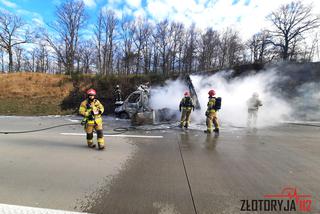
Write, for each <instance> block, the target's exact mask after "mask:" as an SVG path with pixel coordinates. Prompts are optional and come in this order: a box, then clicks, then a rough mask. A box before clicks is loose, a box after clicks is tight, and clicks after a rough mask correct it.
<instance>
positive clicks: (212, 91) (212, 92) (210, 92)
mask: <svg viewBox="0 0 320 214" xmlns="http://www.w3.org/2000/svg"><path fill="white" fill-rule="evenodd" d="M208 94H209V96H210V97H213V96H214V95H215V94H216V92H215V91H214V90H213V89H211V90H210V91H209V92H208Z"/></svg>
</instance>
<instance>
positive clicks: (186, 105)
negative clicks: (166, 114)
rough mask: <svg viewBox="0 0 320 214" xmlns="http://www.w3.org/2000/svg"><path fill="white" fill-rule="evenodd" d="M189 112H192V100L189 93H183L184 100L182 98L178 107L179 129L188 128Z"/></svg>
mask: <svg viewBox="0 0 320 214" xmlns="http://www.w3.org/2000/svg"><path fill="white" fill-rule="evenodd" d="M181 110H182V112H181ZM191 110H193V111H194V104H193V100H192V98H191V97H190V93H189V92H188V91H186V92H185V93H184V98H182V100H181V102H180V105H179V111H180V112H181V120H180V128H182V127H183V126H184V127H185V128H188V127H189V124H190V115H191Z"/></svg>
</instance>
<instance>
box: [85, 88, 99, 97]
mask: <svg viewBox="0 0 320 214" xmlns="http://www.w3.org/2000/svg"><path fill="white" fill-rule="evenodd" d="M87 95H93V96H96V95H97V92H96V90H94V89H93V88H90V89H89V90H88V91H87Z"/></svg>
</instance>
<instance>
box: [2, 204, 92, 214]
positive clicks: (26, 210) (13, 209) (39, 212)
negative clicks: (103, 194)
mask: <svg viewBox="0 0 320 214" xmlns="http://www.w3.org/2000/svg"><path fill="white" fill-rule="evenodd" d="M0 213H1V214H12V213H15V214H86V213H79V212H70V211H64V210H53V209H43V208H35V207H26V206H16V205H10V204H0ZM87 214H88V213H87Z"/></svg>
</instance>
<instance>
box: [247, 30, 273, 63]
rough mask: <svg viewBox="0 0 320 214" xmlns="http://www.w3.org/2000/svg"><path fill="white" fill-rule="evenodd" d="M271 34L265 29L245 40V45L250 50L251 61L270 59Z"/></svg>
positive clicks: (257, 61)
mask: <svg viewBox="0 0 320 214" xmlns="http://www.w3.org/2000/svg"><path fill="white" fill-rule="evenodd" d="M270 39H271V36H270V34H269V32H268V31H267V30H263V31H261V32H259V33H256V34H254V35H253V36H252V38H251V39H249V40H248V41H247V46H248V47H249V49H250V52H251V62H253V63H265V62H267V61H270V59H272V56H271V49H270V48H269V46H270V44H271V43H270Z"/></svg>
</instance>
